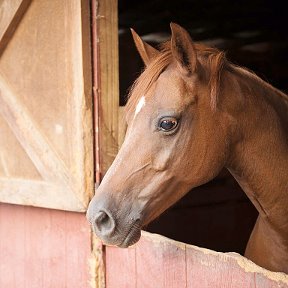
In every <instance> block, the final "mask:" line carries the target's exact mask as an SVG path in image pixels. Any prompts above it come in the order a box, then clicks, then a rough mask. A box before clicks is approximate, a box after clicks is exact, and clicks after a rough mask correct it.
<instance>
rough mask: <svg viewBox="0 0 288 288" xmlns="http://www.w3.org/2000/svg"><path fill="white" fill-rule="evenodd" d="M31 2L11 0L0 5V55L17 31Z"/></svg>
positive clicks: (29, 0)
mask: <svg viewBox="0 0 288 288" xmlns="http://www.w3.org/2000/svg"><path fill="white" fill-rule="evenodd" d="M30 3H31V0H10V1H1V3H0V55H1V53H2V52H3V51H4V49H5V46H6V45H7V43H8V42H9V39H10V38H11V36H12V34H13V32H14V31H15V30H16V28H17V26H18V24H19V22H20V21H21V18H22V16H23V15H24V13H25V12H26V10H27V8H28V6H29V5H30Z"/></svg>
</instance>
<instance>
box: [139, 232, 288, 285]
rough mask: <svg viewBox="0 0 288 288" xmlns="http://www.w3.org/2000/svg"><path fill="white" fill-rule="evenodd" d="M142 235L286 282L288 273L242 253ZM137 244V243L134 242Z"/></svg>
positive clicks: (158, 243)
mask: <svg viewBox="0 0 288 288" xmlns="http://www.w3.org/2000/svg"><path fill="white" fill-rule="evenodd" d="M141 235H142V237H144V238H146V239H149V240H150V241H151V242H152V243H153V244H154V245H157V246H161V245H163V244H164V243H169V244H171V245H174V246H177V247H178V248H180V249H182V250H186V249H187V248H190V249H192V250H195V251H199V252H201V253H203V254H205V255H211V256H215V257H217V258H218V259H219V261H220V262H227V261H228V259H233V260H234V261H235V262H236V263H237V265H238V266H239V267H241V268H242V269H243V270H244V271H245V272H248V273H257V274H260V275H262V276H264V277H265V278H268V279H270V280H272V281H276V282H282V283H283V284H288V275H287V274H285V273H282V272H272V271H269V270H267V269H265V268H262V267H260V266H258V265H256V264H255V263H253V262H252V261H251V260H249V259H247V258H245V257H243V256H242V255H240V254H238V253H235V252H227V253H222V252H216V251H213V250H210V249H207V248H201V247H198V246H194V245H190V244H186V243H183V242H179V241H176V240H173V239H170V238H167V237H165V236H162V235H159V234H154V233H149V232H146V231H141ZM136 245H137V244H136Z"/></svg>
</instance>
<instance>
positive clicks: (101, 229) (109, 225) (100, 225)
mask: <svg viewBox="0 0 288 288" xmlns="http://www.w3.org/2000/svg"><path fill="white" fill-rule="evenodd" d="M94 221H95V228H96V229H95V230H96V231H95V232H96V233H97V232H98V233H99V234H100V235H101V236H108V235H110V234H112V233H113V232H114V228H115V222H114V219H113V218H112V217H111V215H109V213H107V212H105V211H103V210H101V211H99V212H98V213H97V214H96V217H95V220H94Z"/></svg>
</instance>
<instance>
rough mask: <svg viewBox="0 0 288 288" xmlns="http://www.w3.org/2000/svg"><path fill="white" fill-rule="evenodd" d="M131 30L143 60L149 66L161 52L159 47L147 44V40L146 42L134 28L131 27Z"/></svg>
mask: <svg viewBox="0 0 288 288" xmlns="http://www.w3.org/2000/svg"><path fill="white" fill-rule="evenodd" d="M130 30H131V33H132V36H133V39H134V42H135V45H136V48H137V50H138V52H139V54H140V56H141V58H142V60H143V62H144V63H145V65H146V66H147V65H148V64H149V63H150V62H151V61H152V60H153V59H155V58H156V57H157V56H158V55H159V54H160V52H159V51H158V50H157V49H155V48H153V47H152V46H150V45H149V44H147V43H146V42H144V41H143V40H142V39H141V38H140V36H139V35H138V34H137V33H136V32H135V31H134V30H133V29H132V28H130Z"/></svg>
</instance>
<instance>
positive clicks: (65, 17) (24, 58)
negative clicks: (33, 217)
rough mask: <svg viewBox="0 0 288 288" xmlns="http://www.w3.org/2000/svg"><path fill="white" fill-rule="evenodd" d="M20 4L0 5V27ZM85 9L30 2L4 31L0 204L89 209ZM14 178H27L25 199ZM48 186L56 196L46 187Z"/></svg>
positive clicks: (58, 0)
mask: <svg viewBox="0 0 288 288" xmlns="http://www.w3.org/2000/svg"><path fill="white" fill-rule="evenodd" d="M24 3H27V0H22V1H20V0H19V1H18V0H11V1H10V0H3V1H1V4H0V16H2V15H4V16H3V17H4V18H2V17H0V19H1V20H0V30H1V29H2V30H3V31H4V30H5V29H6V30H7V29H8V30H9V29H10V28H9V27H8V26H9V25H10V26H11V27H12V26H13V28H15V27H14V26H15V25H16V22H15V23H14V22H13V21H14V20H13V19H14V18H15V17H16V16H17V15H18V14H19V13H20V12H19V11H18V10H19V9H20V10H21V11H22V10H23V9H24V8H23V7H22V6H21V5H24ZM25 5H26V4H25ZM89 5H90V4H89V1H62V0H54V1H45V0H38V1H32V2H31V4H30V6H29V8H28V9H27V11H26V13H25V14H24V12H23V11H22V12H21V13H22V14H21V15H23V17H22V18H21V21H20V22H19V21H18V22H17V24H18V26H17V29H16V30H15V31H14V30H13V31H14V33H9V37H10V38H9V45H7V46H5V50H4V51H3V53H2V54H1V57H0V70H1V75H0V104H1V105H0V114H1V115H0V120H1V122H3V123H4V124H3V123H1V125H0V134H1V136H2V137H3V138H4V137H5V136H7V137H6V138H5V139H6V141H5V142H6V143H5V144H3V142H4V141H3V140H2V139H3V138H2V139H1V140H2V141H1V142H0V144H1V147H0V148H1V149H0V150H1V155H0V173H1V174H0V177H1V181H0V201H6V202H8V203H17V204H27V205H35V206H40V207H49V208H51V207H52V208H57V209H67V208H68V209H69V210H70V209H71V210H76V211H84V210H85V209H86V208H87V205H88V203H89V199H90V198H91V196H92V194H93V192H94V173H93V168H94V167H93V165H94V164H93V129H92V119H93V115H92V95H91V61H90V25H89V21H90V8H89ZM20 6H21V7H20ZM7 7H8V8H7ZM9 7H10V8H9ZM17 7H18V8H19V9H18V8H17ZM4 8H5V9H4ZM12 8H13V9H12ZM16 8H17V9H18V10H17V9H16ZM16 10H17V11H16ZM13 11H14V12H13ZM12 12H13V13H12ZM3 13H4V14H3ZM6 13H8V14H6ZM17 13H18V14H17ZM16 14H17V15H16ZM9 15H10V16H9ZM13 15H14V16H13ZM15 15H16V16H15ZM8 16H9V17H8ZM17 17H18V16H17ZM18 18H19V17H18ZM18 18H17V19H18ZM8 20H9V21H12V22H11V23H8V22H9V21H8ZM7 21H8V22H7ZM4 22H5V23H6V24H5V23H4ZM7 23H8V24H7ZM1 25H2V26H1ZM4 26H5V27H6V28H5V27H4ZM7 27H8V28H7ZM2 30H1V31H2ZM6 30H5V31H6ZM3 33H6V32H3ZM5 35H6V34H5ZM7 35H8V34H7ZM55 43H57V45H55ZM7 142H8V144H7ZM10 147H11V149H9V148H10ZM22 148H23V149H22ZM18 154H19V155H18ZM18 159H21V161H19V160H18ZM17 160H18V163H17ZM15 163H16V164H15ZM15 166H17V168H15ZM13 167H14V168H13ZM27 170H29V171H28V172H27ZM30 170H31V171H30ZM2 179H3V181H2ZM14 179H16V180H19V179H21V180H23V181H24V182H25V183H26V184H27V183H28V181H30V192H29V189H27V185H25V194H24V193H22V189H21V188H22V187H20V186H19V187H18V189H17V187H16V186H15V185H16V184H17V181H13V180H14ZM7 180H11V189H10V190H13V194H12V197H9V195H8V191H9V187H8V186H9V184H8V182H7ZM39 180H44V181H45V182H47V185H45V192H47V191H48V192H49V193H50V195H46V196H45V195H43V193H42V192H44V191H40V192H39V190H37V189H38V188H39ZM33 182H34V183H35V185H33ZM19 184H20V183H19ZM42 184H43V183H41V185H42ZM1 185H3V186H1ZM51 186H54V187H56V189H54V192H53V190H52V189H47V188H48V187H51ZM55 191H58V192H59V193H57V197H55ZM37 192H38V193H37ZM16 194H17V195H16ZM47 199H50V200H49V201H47ZM65 201H67V202H68V203H69V205H65V203H66V202H65ZM63 203H64V205H62V204H63Z"/></svg>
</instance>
